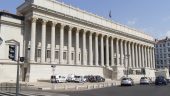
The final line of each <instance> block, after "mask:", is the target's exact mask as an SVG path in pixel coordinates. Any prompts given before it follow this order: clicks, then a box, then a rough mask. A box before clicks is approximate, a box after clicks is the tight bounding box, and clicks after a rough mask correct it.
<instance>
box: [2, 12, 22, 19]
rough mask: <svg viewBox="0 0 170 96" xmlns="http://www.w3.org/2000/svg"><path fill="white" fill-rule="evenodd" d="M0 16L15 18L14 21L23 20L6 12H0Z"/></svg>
mask: <svg viewBox="0 0 170 96" xmlns="http://www.w3.org/2000/svg"><path fill="white" fill-rule="evenodd" d="M0 16H7V17H12V18H15V19H19V20H24V17H23V16H18V15H15V14H12V13H9V12H7V11H0Z"/></svg>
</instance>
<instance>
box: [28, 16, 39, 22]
mask: <svg viewBox="0 0 170 96" xmlns="http://www.w3.org/2000/svg"><path fill="white" fill-rule="evenodd" d="M29 19H30V20H31V22H36V21H37V20H38V18H37V17H31V18H29Z"/></svg>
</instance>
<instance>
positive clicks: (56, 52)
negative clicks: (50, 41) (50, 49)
mask: <svg viewBox="0 0 170 96" xmlns="http://www.w3.org/2000/svg"><path fill="white" fill-rule="evenodd" d="M58 57H59V51H55V59H58Z"/></svg>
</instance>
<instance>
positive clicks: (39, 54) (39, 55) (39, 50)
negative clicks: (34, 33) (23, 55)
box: [37, 49, 41, 57]
mask: <svg viewBox="0 0 170 96" xmlns="http://www.w3.org/2000/svg"><path fill="white" fill-rule="evenodd" d="M37 57H41V49H38V50H37Z"/></svg>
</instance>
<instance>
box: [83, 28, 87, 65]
mask: <svg viewBox="0 0 170 96" xmlns="http://www.w3.org/2000/svg"><path fill="white" fill-rule="evenodd" d="M86 50H87V49H86V30H84V32H83V65H87V52H86Z"/></svg>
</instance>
